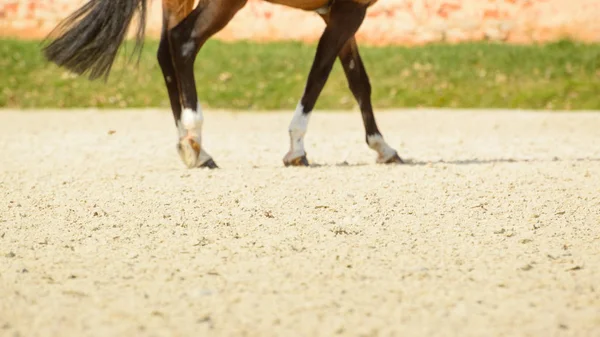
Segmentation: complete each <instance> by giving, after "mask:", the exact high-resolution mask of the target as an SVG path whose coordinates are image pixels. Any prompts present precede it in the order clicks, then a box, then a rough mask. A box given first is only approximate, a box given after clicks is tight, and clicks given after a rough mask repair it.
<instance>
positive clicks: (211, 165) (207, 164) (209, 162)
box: [200, 158, 219, 169]
mask: <svg viewBox="0 0 600 337" xmlns="http://www.w3.org/2000/svg"><path fill="white" fill-rule="evenodd" d="M200 167H201V168H209V169H218V168H219V166H217V163H215V161H214V160H212V158H211V159H209V160H207V161H205V162H204V164H202V165H200Z"/></svg>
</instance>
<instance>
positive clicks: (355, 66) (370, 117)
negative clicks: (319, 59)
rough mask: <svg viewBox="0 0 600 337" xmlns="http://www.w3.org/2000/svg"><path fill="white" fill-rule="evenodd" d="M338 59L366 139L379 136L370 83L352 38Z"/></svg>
mask: <svg viewBox="0 0 600 337" xmlns="http://www.w3.org/2000/svg"><path fill="white" fill-rule="evenodd" d="M339 58H340V62H341V63H342V67H343V68H344V72H345V73H346V78H347V79H348V85H349V87H350V90H351V91H352V94H353V95H354V98H355V99H356V101H357V102H358V104H359V107H360V111H361V114H362V118H363V122H364V125H365V133H366V137H367V139H368V137H369V136H373V135H381V132H379V128H378V127H377V122H376V121H375V116H374V114H373V105H372V103H371V83H370V81H369V76H368V75H367V71H366V69H365V66H364V64H363V62H362V59H361V57H360V54H359V52H358V46H357V44H356V40H355V39H354V38H352V39H350V40H349V41H348V42H347V43H346V44H345V45H344V48H342V51H341V52H340V55H339Z"/></svg>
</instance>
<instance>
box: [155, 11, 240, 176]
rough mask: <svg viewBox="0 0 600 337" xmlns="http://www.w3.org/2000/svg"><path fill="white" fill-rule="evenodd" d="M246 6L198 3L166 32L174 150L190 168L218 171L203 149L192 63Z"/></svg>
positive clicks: (201, 119)
mask: <svg viewBox="0 0 600 337" xmlns="http://www.w3.org/2000/svg"><path fill="white" fill-rule="evenodd" d="M245 3H246V0H208V1H200V2H199V3H198V5H197V6H196V8H194V9H193V10H192V11H191V12H190V13H189V14H188V15H187V16H186V17H185V18H184V19H183V20H182V21H181V22H179V23H177V24H176V25H175V26H174V27H172V28H170V29H169V30H168V31H167V32H166V35H167V36H168V41H169V47H170V48H169V52H170V56H171V61H172V65H173V70H174V74H175V76H174V77H175V79H176V82H177V90H178V92H179V102H180V105H179V106H180V108H179V111H180V112H179V115H178V114H177V112H176V109H174V116H175V118H176V125H177V130H178V132H179V143H178V144H177V149H178V152H179V155H180V156H181V159H182V160H183V162H184V163H185V164H186V165H187V166H188V167H189V168H193V167H208V168H217V165H216V163H215V162H214V161H213V159H212V158H211V156H210V155H209V154H208V153H207V152H206V151H205V150H204V148H203V147H202V122H203V115H202V110H201V107H200V104H199V102H198V95H197V93H196V80H195V77H194V61H195V60H196V56H197V55H198V52H199V51H200V48H201V47H202V46H203V45H204V43H205V42H206V41H207V40H208V39H209V38H210V37H211V36H212V35H214V34H216V33H217V32H218V31H220V30H221V29H223V28H224V27H225V26H226V25H227V23H229V21H230V20H231V19H232V18H233V16H234V15H235V13H237V11H238V10H239V9H241V8H242V7H243V6H244V5H245ZM165 54H166V52H165ZM166 80H167V81H168V79H166ZM173 91H175V90H173Z"/></svg>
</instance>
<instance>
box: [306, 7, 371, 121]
mask: <svg viewBox="0 0 600 337" xmlns="http://www.w3.org/2000/svg"><path fill="white" fill-rule="evenodd" d="M365 14H366V7H365V6H364V5H359V4H356V3H353V2H339V3H337V4H336V5H334V6H333V7H332V8H331V12H330V14H329V16H328V18H327V27H326V28H325V31H324V32H323V35H322V36H321V39H320V40H319V44H318V46H317V52H316V55H315V58H314V61H313V64H312V67H311V70H310V73H309V75H308V79H307V81H306V89H305V92H304V95H303V97H302V100H301V103H302V106H303V107H304V111H305V112H307V113H308V112H310V111H312V109H313V108H314V106H315V103H316V101H317V99H318V98H319V95H320V94H321V91H322V90H323V87H324V86H325V83H326V82H327V79H328V78H329V74H330V73H331V69H332V68H333V64H334V63H335V59H336V57H337V55H338V54H339V53H340V50H341V49H342V48H343V47H344V45H345V44H346V42H347V41H348V40H349V39H350V38H352V36H354V33H356V31H357V30H358V28H359V27H360V26H361V24H362V22H363V20H364V18H365Z"/></svg>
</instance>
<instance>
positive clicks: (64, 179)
mask: <svg viewBox="0 0 600 337" xmlns="http://www.w3.org/2000/svg"><path fill="white" fill-rule="evenodd" d="M205 117H206V122H205V125H204V130H205V133H204V135H205V144H204V145H205V147H206V148H207V150H208V151H209V153H211V154H212V155H213V156H214V158H215V161H216V162H217V163H218V164H219V165H220V166H221V169H219V170H214V171H210V170H201V169H196V170H188V169H186V168H184V167H183V165H182V164H181V162H180V161H179V158H178V156H177V154H176V151H175V142H176V138H175V128H174V125H173V122H172V120H171V116H170V113H169V112H167V111H163V110H161V111H158V110H139V111H104V112H97V111H89V110H88V111H26V112H22V111H10V110H5V111H2V112H0V163H1V165H0V169H1V171H0V191H1V194H0V335H1V336H23V337H33V336H60V337H67V336H332V335H341V336H600V131H599V130H600V114H598V113H592V112H588V113H561V112H555V113H547V112H518V111H433V110H400V111H386V112H380V113H379V114H378V119H379V123H380V127H381V129H382V131H383V133H384V135H385V137H386V139H387V140H388V141H389V143H390V144H391V145H392V146H394V147H395V148H397V149H398V150H399V152H400V153H401V155H402V156H403V157H404V158H406V159H408V160H409V161H410V164H409V165H403V166H395V167H388V166H382V165H376V164H375V163H374V158H375V157H374V153H372V152H371V151H370V150H369V149H368V148H367V147H366V145H365V144H364V135H363V130H362V124H361V120H360V115H359V114H358V113H356V112H355V113H319V112H317V113H315V114H314V116H313V118H312V119H311V122H310V127H309V131H308V134H307V141H306V142H307V151H308V155H309V159H310V160H311V161H312V162H313V163H315V165H313V167H311V168H284V167H283V165H282V162H281V158H282V157H283V155H284V154H285V152H286V151H287V147H288V144H289V143H288V138H287V130H286V129H287V125H288V123H289V120H290V119H291V113H273V114H256V113H255V114H245V113H230V112H226V111H216V112H207V113H206V116H205Z"/></svg>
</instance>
